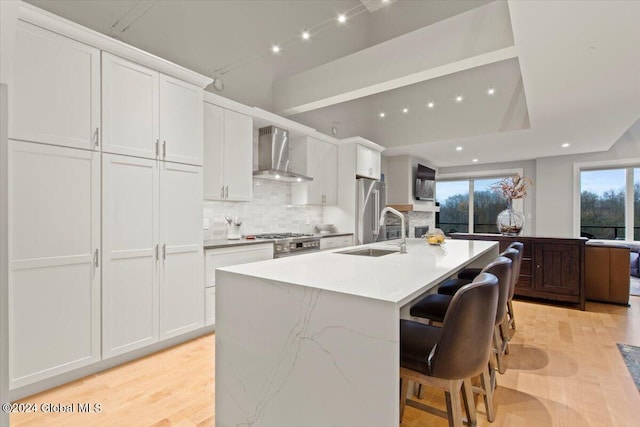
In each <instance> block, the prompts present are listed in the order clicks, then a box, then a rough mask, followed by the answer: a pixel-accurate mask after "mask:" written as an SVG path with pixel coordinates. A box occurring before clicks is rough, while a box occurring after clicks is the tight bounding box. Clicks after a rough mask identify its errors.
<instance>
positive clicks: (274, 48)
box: [271, 44, 280, 53]
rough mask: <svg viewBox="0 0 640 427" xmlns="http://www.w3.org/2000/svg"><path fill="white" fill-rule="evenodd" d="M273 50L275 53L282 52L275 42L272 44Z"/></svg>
mask: <svg viewBox="0 0 640 427" xmlns="http://www.w3.org/2000/svg"><path fill="white" fill-rule="evenodd" d="M271 51H272V52H273V53H278V52H280V46H278V45H277V44H274V45H273V46H271Z"/></svg>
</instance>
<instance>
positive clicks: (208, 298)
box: [204, 286, 216, 326]
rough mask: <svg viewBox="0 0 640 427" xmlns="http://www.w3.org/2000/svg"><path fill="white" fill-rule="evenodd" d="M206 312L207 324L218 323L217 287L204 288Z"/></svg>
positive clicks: (205, 322)
mask: <svg viewBox="0 0 640 427" xmlns="http://www.w3.org/2000/svg"><path fill="white" fill-rule="evenodd" d="M204 301H205V304H204V306H205V314H204V324H205V325H206V326H209V325H213V324H215V323H216V287H215V286H211V287H210V288H205V290H204Z"/></svg>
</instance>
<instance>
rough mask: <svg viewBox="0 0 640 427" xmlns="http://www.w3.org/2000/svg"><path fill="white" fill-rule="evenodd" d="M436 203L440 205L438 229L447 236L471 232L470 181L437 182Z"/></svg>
mask: <svg viewBox="0 0 640 427" xmlns="http://www.w3.org/2000/svg"><path fill="white" fill-rule="evenodd" d="M436 202H438V203H440V214H439V215H437V219H438V220H437V221H436V227H438V228H440V229H442V231H444V232H445V233H446V234H449V233H455V232H462V233H467V232H469V181H466V180H465V181H444V182H440V181H436Z"/></svg>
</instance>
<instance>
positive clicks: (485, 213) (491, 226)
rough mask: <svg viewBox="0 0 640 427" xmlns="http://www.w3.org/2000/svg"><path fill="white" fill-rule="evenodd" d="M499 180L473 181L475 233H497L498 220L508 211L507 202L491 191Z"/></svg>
mask: <svg viewBox="0 0 640 427" xmlns="http://www.w3.org/2000/svg"><path fill="white" fill-rule="evenodd" d="M497 181H498V179H497V178H491V179H476V180H474V181H473V231H474V233H497V232H498V230H497V225H496V218H497V217H498V214H499V213H500V212H502V211H503V210H505V209H506V207H507V204H506V202H505V200H504V199H503V198H502V196H500V195H499V194H498V193H496V192H494V191H491V186H492V185H493V184H495V183H496V182H497Z"/></svg>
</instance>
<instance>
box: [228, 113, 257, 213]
mask: <svg viewBox="0 0 640 427" xmlns="http://www.w3.org/2000/svg"><path fill="white" fill-rule="evenodd" d="M224 116H225V118H224V141H225V144H224V166H225V167H224V176H225V199H227V200H236V201H251V196H252V190H253V119H252V118H251V117H249V116H245V115H244V114H240V113H236V112H235V111H230V110H225V112H224Z"/></svg>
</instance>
